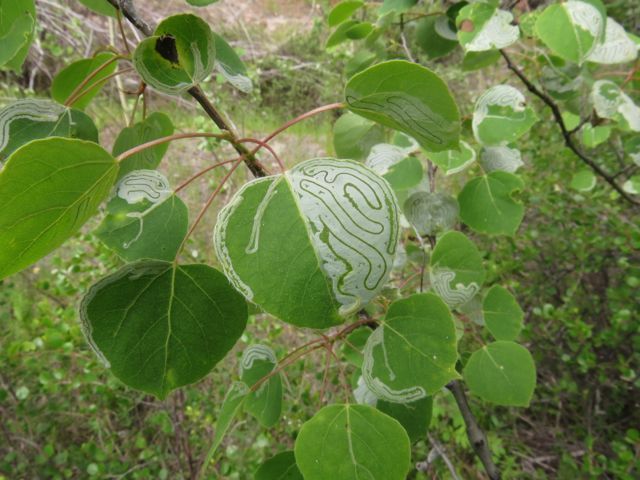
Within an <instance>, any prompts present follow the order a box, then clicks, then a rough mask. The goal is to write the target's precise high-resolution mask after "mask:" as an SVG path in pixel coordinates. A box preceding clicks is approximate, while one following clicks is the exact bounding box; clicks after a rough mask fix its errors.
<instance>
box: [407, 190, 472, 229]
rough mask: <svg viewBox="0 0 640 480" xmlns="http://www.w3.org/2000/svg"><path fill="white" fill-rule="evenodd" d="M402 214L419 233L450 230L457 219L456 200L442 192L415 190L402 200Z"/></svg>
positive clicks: (457, 208)
mask: <svg viewBox="0 0 640 480" xmlns="http://www.w3.org/2000/svg"><path fill="white" fill-rule="evenodd" d="M403 210H404V214H405V216H406V217H407V220H409V223H411V225H413V226H414V227H415V228H416V230H417V231H418V233H419V234H420V235H435V234H436V233H440V232H446V231H447V230H451V229H452V228H453V226H454V225H455V224H456V222H457V220H458V212H459V207H458V202H457V201H456V199H455V198H453V197H452V196H450V195H445V194H443V193H431V192H416V193H414V194H412V195H411V196H410V197H409V198H407V200H406V201H405V202H404V206H403Z"/></svg>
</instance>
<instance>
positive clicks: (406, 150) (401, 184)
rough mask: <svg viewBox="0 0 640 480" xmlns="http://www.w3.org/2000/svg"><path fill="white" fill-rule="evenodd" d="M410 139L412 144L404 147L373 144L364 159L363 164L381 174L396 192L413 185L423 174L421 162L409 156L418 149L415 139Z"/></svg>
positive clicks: (416, 183) (419, 180) (418, 181)
mask: <svg viewBox="0 0 640 480" xmlns="http://www.w3.org/2000/svg"><path fill="white" fill-rule="evenodd" d="M411 140H412V141H413V144H410V145H409V146H406V147H400V146H398V145H391V144H389V143H380V144H378V145H374V146H373V147H372V148H371V152H369V155H368V156H367V160H366V161H365V165H366V166H367V167H369V168H371V169H372V170H373V171H374V172H376V173H377V174H378V175H382V176H383V177H384V179H385V180H386V181H387V182H389V184H390V185H391V187H392V188H393V189H394V191H396V192H402V191H404V190H408V189H409V188H412V187H415V186H416V185H418V184H419V183H420V182H421V181H422V177H423V175H424V169H423V168H422V162H420V160H419V159H418V158H416V157H410V156H409V155H411V154H412V153H414V152H415V151H418V150H419V147H418V144H417V143H415V140H413V139H411Z"/></svg>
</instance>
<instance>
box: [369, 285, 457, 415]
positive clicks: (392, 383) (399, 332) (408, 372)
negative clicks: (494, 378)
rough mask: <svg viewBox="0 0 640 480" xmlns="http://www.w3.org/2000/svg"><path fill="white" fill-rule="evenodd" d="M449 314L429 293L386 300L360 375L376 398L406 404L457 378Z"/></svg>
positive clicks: (442, 303) (441, 303) (370, 339)
mask: <svg viewBox="0 0 640 480" xmlns="http://www.w3.org/2000/svg"><path fill="white" fill-rule="evenodd" d="M456 344H457V340H456V334H455V326H454V323H453V318H452V317H451V312H449V309H448V308H447V306H446V305H445V304H444V302H443V301H442V300H440V299H439V298H438V297H437V296H436V295H434V294H432V293H423V294H415V295H412V296H410V297H407V298H403V299H401V300H396V301H395V302H393V303H392V304H391V306H390V307H389V310H388V311H387V315H386V317H385V319H384V321H383V322H382V325H381V326H380V327H378V328H377V329H376V330H375V331H374V332H373V333H372V334H371V336H370V337H369V339H368V340H367V344H366V346H365V349H364V362H363V363H362V378H363V379H364V382H365V384H366V385H367V387H368V388H369V390H370V391H371V392H372V393H373V394H374V395H375V396H376V397H377V398H379V399H381V400H387V401H389V402H394V403H409V402H414V401H416V400H418V399H420V398H425V397H426V396H428V395H433V394H434V393H435V392H437V391H438V390H440V389H441V388H442V387H444V386H445V385H446V384H447V383H448V382H450V381H451V380H453V379H455V378H458V374H457V372H456V370H455V365H456V361H457V360H458V352H457V349H456Z"/></svg>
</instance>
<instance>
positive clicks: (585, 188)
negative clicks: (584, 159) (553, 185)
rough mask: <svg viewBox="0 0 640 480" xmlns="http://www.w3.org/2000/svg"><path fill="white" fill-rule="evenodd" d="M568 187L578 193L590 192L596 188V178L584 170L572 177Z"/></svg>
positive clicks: (586, 169) (588, 170) (589, 171)
mask: <svg viewBox="0 0 640 480" xmlns="http://www.w3.org/2000/svg"><path fill="white" fill-rule="evenodd" d="M569 186H570V187H571V188H573V189H574V190H577V191H579V192H590V191H591V190H593V189H594V188H595V186H596V176H595V175H594V173H593V172H592V171H591V170H590V169H588V168H584V169H582V170H580V171H578V172H576V173H575V174H574V175H573V177H572V178H571V183H570V184H569Z"/></svg>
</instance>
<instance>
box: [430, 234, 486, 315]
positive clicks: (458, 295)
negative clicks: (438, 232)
mask: <svg viewBox="0 0 640 480" xmlns="http://www.w3.org/2000/svg"><path fill="white" fill-rule="evenodd" d="M429 278H430V280H431V288H432V289H433V291H434V292H435V293H437V294H438V296H439V297H440V298H442V300H444V302H445V303H446V304H447V305H449V307H451V308H457V307H460V306H461V305H464V304H465V303H467V302H468V301H469V300H471V299H472V298H473V297H474V296H475V295H476V294H477V293H478V292H479V291H480V287H482V284H483V283H484V279H485V270H484V267H483V265H482V257H481V255H480V252H479V251H478V249H477V247H476V246H475V244H474V243H473V242H472V241H471V240H469V239H468V238H467V237H466V236H465V235H464V234H462V233H460V232H448V233H445V234H444V235H443V236H442V237H440V239H439V240H438V243H436V248H434V249H433V253H432V254H431V259H430V261H429Z"/></svg>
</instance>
